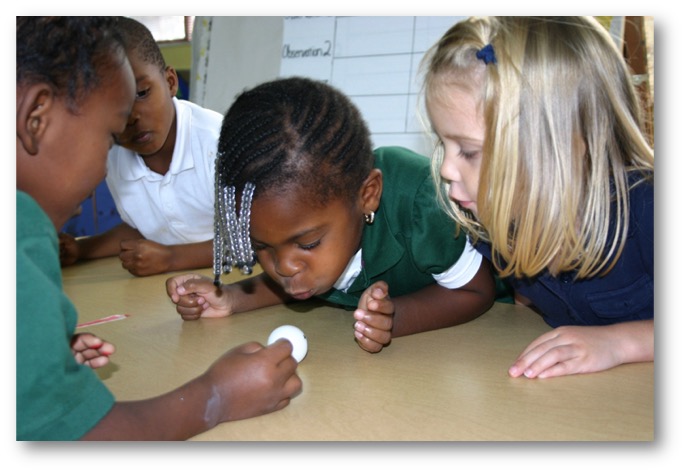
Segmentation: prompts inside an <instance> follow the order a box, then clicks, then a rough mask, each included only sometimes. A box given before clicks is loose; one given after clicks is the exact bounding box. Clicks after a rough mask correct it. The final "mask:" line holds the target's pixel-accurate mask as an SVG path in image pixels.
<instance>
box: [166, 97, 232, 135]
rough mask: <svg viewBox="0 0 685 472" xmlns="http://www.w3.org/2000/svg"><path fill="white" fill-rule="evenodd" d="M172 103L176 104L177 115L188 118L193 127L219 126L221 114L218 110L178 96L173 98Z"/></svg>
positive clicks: (211, 127)
mask: <svg viewBox="0 0 685 472" xmlns="http://www.w3.org/2000/svg"><path fill="white" fill-rule="evenodd" d="M174 105H175V106H176V112H177V114H178V116H179V117H181V119H184V120H189V121H190V122H191V123H192V126H193V128H208V129H212V130H214V129H220V128H221V122H222V121H223V115H222V114H221V113H219V112H216V111H214V110H210V109H209V108H204V107H201V106H200V105H198V104H196V103H193V102H189V101H187V100H180V99H178V98H174Z"/></svg>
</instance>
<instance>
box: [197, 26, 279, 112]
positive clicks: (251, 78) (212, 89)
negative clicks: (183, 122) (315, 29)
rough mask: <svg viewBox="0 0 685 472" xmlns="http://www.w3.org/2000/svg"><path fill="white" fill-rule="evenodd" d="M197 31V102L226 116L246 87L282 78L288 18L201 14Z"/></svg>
mask: <svg viewBox="0 0 685 472" xmlns="http://www.w3.org/2000/svg"><path fill="white" fill-rule="evenodd" d="M210 28H211V29H210ZM193 29H194V31H193V64H192V68H191V87H190V100H191V101H192V102H195V103H197V104H199V105H202V106H204V107H206V108H210V109H212V110H216V111H218V112H219V113H222V114H223V113H225V112H226V110H228V107H229V106H230V105H231V103H232V102H233V100H234V98H235V96H236V95H237V94H239V93H240V92H242V91H243V90H244V89H246V88H252V87H254V86H255V85H258V84H260V83H262V82H265V81H267V80H272V79H275V78H276V77H278V74H279V71H280V67H281V45H282V42H283V17H280V16H279V17H270V16H253V17H248V16H245V17H240V16H214V17H196V19H195V26H194V28H193Z"/></svg>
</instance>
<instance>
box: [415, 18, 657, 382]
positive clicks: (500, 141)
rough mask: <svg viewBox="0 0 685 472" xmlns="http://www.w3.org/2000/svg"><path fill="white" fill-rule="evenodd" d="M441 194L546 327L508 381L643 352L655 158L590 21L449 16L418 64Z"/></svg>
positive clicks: (628, 91)
mask: <svg viewBox="0 0 685 472" xmlns="http://www.w3.org/2000/svg"><path fill="white" fill-rule="evenodd" d="M424 66H425V68H426V75H425V83H424V96H425V104H426V110H427V113H428V119H429V120H430V123H431V126H432V130H433V131H434V132H435V134H436V135H437V137H438V139H439V145H438V146H437V147H436V151H435V153H434V156H433V177H434V180H435V182H436V184H437V185H438V187H439V189H440V191H439V192H438V193H439V196H440V199H441V204H442V205H443V207H444V209H445V211H447V213H448V214H450V215H451V216H452V217H453V218H454V219H455V221H457V222H458V223H459V224H460V225H461V226H462V227H464V228H466V231H467V232H468V234H469V237H470V239H471V241H472V242H473V243H474V244H475V246H476V249H477V250H478V251H479V252H481V253H482V254H483V255H484V256H485V257H487V258H489V259H491V260H492V262H493V265H494V267H495V268H496V269H497V271H498V273H499V275H500V276H502V277H503V278H506V280H508V281H509V282H510V283H511V284H512V285H513V286H514V288H515V290H516V293H517V296H518V299H519V300H522V301H525V302H526V303H528V304H530V306H531V307H532V308H534V309H535V310H536V311H538V312H540V313H541V315H542V316H543V318H544V320H545V321H546V322H547V323H548V324H549V325H550V326H552V327H553V328H555V329H553V330H552V331H550V332H548V333H545V334H543V335H542V336H540V337H539V338H538V339H536V340H534V341H533V342H532V343H531V344H530V345H529V346H528V347H527V348H526V349H525V350H524V352H523V353H522V354H521V355H520V356H519V357H518V359H516V361H515V362H514V364H513V365H512V366H511V368H510V369H509V373H510V375H511V376H513V377H518V376H520V375H525V376H526V377H529V378H534V377H539V378H543V377H553V376H558V375H567V374H573V373H581V372H593V371H600V370H604V369H608V368H611V367H613V366H616V365H619V364H623V363H629V362H640V361H652V360H653V358H654V340H653V337H654V321H653V319H654V247H653V244H654V243H653V241H654V238H653V235H654V154H653V150H652V148H651V146H650V145H649V143H648V142H647V140H646V139H645V136H644V132H643V130H644V128H643V117H642V109H641V105H640V101H639V98H638V95H637V93H636V91H635V89H634V86H633V85H632V82H631V74H630V72H629V70H628V68H627V66H626V64H625V61H624V59H623V57H622V55H621V54H620V52H619V51H618V49H617V48H616V46H615V44H614V42H613V40H612V38H611V36H610V35H609V34H608V32H607V31H606V30H605V29H604V28H603V27H602V26H601V25H600V24H599V23H597V21H596V20H594V19H593V18H591V17H486V18H470V19H467V20H464V21H462V22H460V23H457V24H456V25H454V26H453V27H452V28H451V29H450V30H448V31H447V32H446V33H445V35H444V36H443V37H442V38H441V39H440V40H439V41H438V42H437V43H436V44H435V45H434V46H433V48H432V49H431V50H430V51H429V53H428V54H427V56H426V58H425V59H424Z"/></svg>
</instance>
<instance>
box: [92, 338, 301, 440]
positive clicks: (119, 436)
mask: <svg viewBox="0 0 685 472" xmlns="http://www.w3.org/2000/svg"><path fill="white" fill-rule="evenodd" d="M291 351H292V346H291V345H290V343H289V342H288V341H286V340H281V341H278V342H276V343H274V344H272V345H270V346H268V347H266V348H264V347H262V346H261V345H260V344H258V343H248V344H244V345H242V346H238V347H236V348H234V349H232V350H231V351H229V352H227V353H226V354H224V355H223V356H222V357H221V358H219V359H218V360H217V361H216V362H215V363H214V364H213V365H212V366H211V367H210V368H209V369H208V370H207V371H206V372H205V373H204V374H202V375H200V376H199V377H197V378H195V379H193V380H191V381H190V382H188V383H187V384H185V385H183V386H181V387H179V388H177V389H175V390H173V391H171V392H168V393H165V394H163V395H160V396H158V397H155V398H150V399H145V400H139V401H128V402H117V403H116V404H115V405H114V407H113V408H112V409H111V410H110V411H109V413H108V414H107V415H106V416H105V417H104V418H103V419H102V420H101V421H100V422H99V423H98V424H97V425H96V426H95V427H94V428H93V429H91V430H90V431H89V432H88V433H87V434H86V435H85V436H84V437H83V438H82V439H84V440H99V441H102V440H128V441H136V440H158V441H161V440H184V439H188V438H190V437H192V436H195V435H197V434H199V433H201V432H204V431H207V430H208V429H211V428H213V427H214V426H216V425H217V424H219V423H222V422H225V421H235V420H240V419H244V418H251V417H254V416H259V415H263V414H267V413H270V412H273V411H276V410H280V409H282V408H284V407H285V406H287V405H288V404H289V403H290V400H291V398H293V397H295V396H296V395H297V394H299V392H300V391H301V389H302V381H301V380H300V378H299V377H298V376H297V374H296V368H297V362H296V361H295V359H294V358H293V357H292V356H291V354H290V353H291Z"/></svg>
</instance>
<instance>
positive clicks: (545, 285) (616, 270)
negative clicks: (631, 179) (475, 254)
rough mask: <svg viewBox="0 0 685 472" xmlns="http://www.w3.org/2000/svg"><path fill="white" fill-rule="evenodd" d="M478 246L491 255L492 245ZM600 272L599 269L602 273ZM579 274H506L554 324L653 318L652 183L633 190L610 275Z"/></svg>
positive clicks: (644, 183) (646, 183)
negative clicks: (625, 233) (627, 220)
mask: <svg viewBox="0 0 685 472" xmlns="http://www.w3.org/2000/svg"><path fill="white" fill-rule="evenodd" d="M476 249H477V250H478V251H479V252H480V253H481V254H483V255H484V256H485V257H487V258H488V259H490V260H492V254H491V252H492V250H491V247H490V245H489V244H487V243H484V242H482V241H481V242H479V243H478V244H477V245H476ZM600 273H601V272H600ZM574 277H575V273H573V272H570V273H562V274H559V275H558V276H557V277H552V276H551V275H550V274H549V273H547V272H544V273H542V274H541V275H539V276H537V277H535V278H526V279H518V278H514V277H507V278H506V279H505V280H506V281H508V282H509V283H510V284H511V285H512V286H513V288H514V290H516V292H518V293H520V294H521V295H523V296H525V297H526V298H528V299H529V300H530V301H531V302H532V303H533V304H534V305H535V308H537V310H538V311H539V312H540V314H541V315H542V316H543V318H544V320H545V322H546V323H547V324H549V325H550V326H552V327H555V328H556V327H557V326H562V325H588V326H593V325H608V324H614V323H619V322H623V321H633V320H646V319H653V318H654V184H653V182H652V181H649V182H643V183H641V184H639V185H638V186H636V187H634V188H633V189H632V190H631V191H630V223H629V230H628V239H627V241H626V244H625V247H624V248H623V252H622V253H621V256H620V257H619V259H618V261H617V262H616V265H615V266H614V267H613V269H612V270H611V271H610V272H609V273H607V274H606V275H598V276H595V277H592V278H588V279H578V280H575V281H574Z"/></svg>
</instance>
